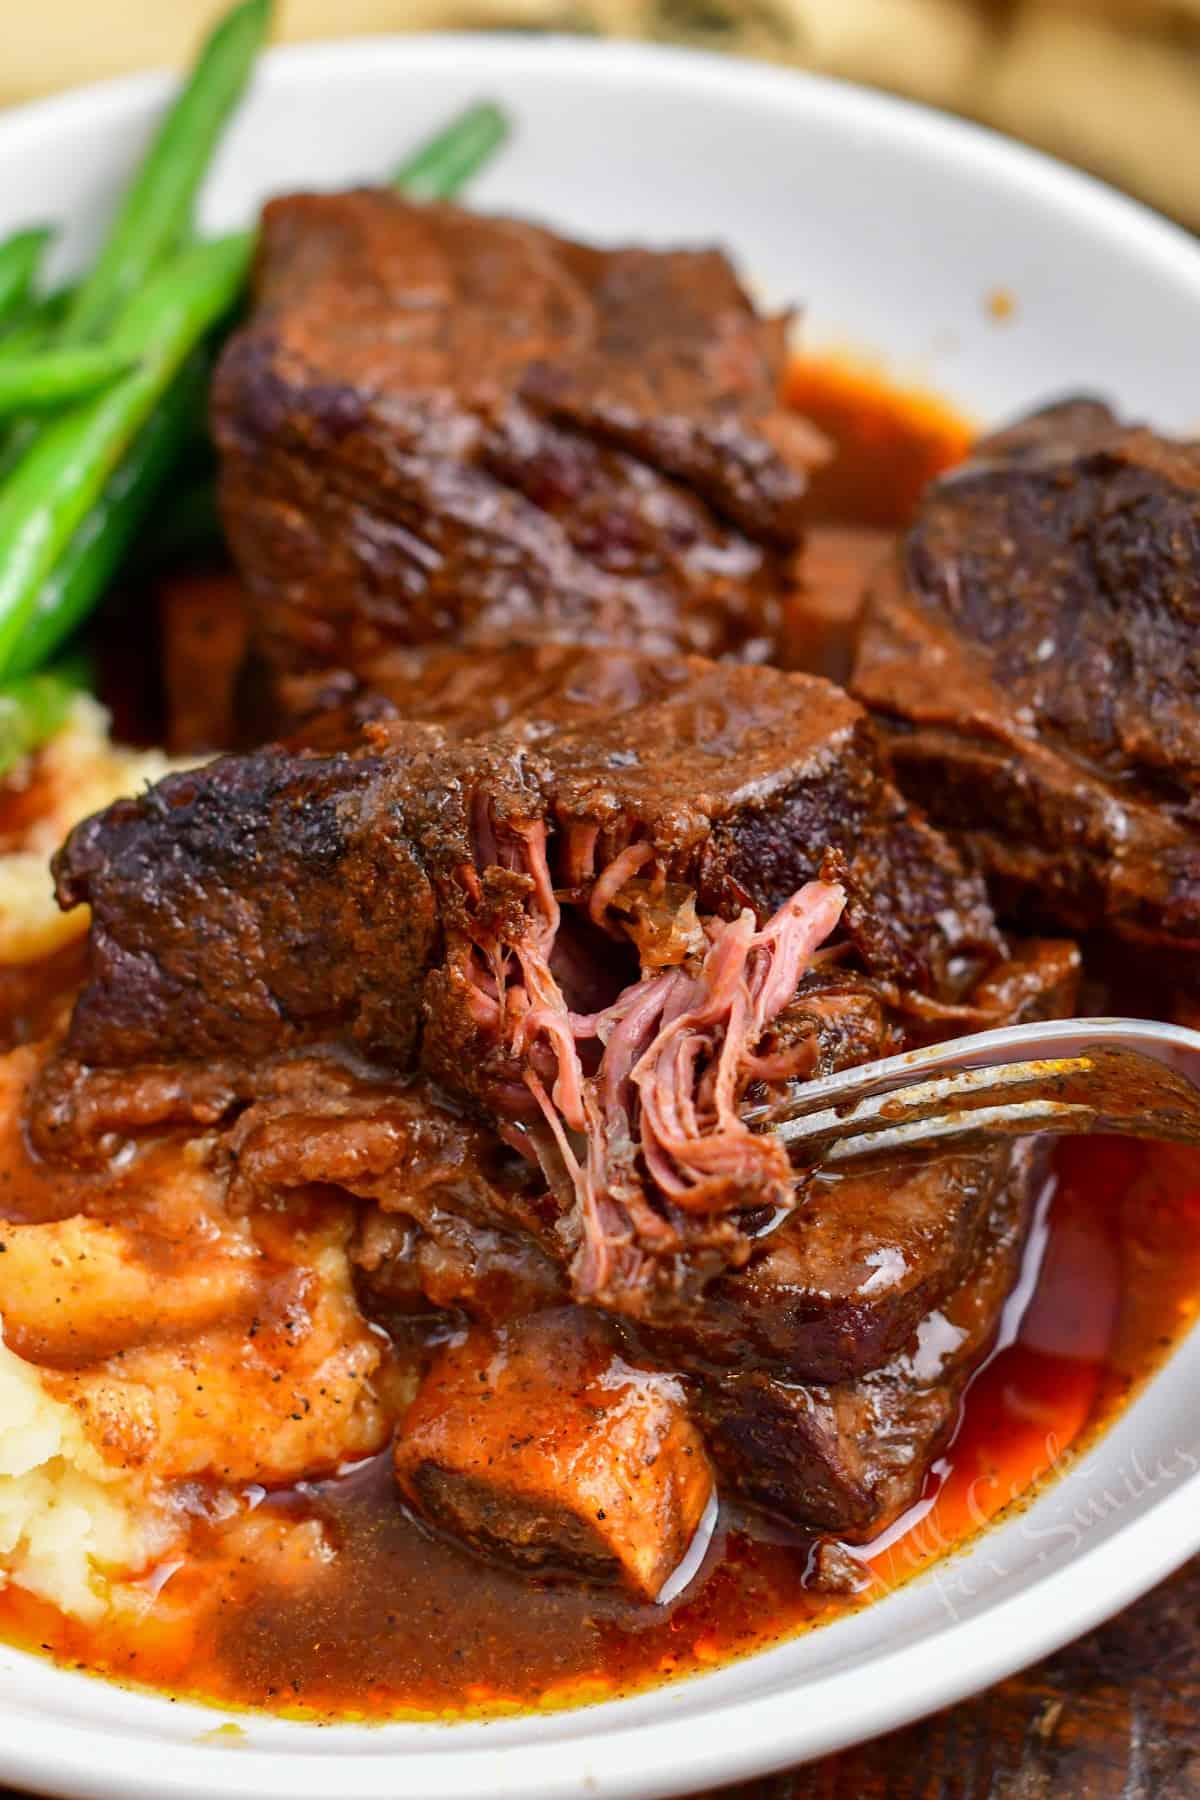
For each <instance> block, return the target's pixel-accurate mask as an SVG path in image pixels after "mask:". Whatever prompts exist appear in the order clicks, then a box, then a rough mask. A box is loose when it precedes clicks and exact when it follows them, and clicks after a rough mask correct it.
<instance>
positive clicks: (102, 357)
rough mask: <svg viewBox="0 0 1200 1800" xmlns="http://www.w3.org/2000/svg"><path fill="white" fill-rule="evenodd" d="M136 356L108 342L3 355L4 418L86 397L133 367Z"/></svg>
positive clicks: (0, 400) (0, 392)
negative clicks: (109, 345)
mask: <svg viewBox="0 0 1200 1800" xmlns="http://www.w3.org/2000/svg"><path fill="white" fill-rule="evenodd" d="M134 360H135V359H134V358H132V357H130V356H128V355H126V354H123V353H121V352H120V351H116V350H109V349H107V348H106V347H105V346H104V345H100V344H97V345H91V344H89V345H85V346H84V347H83V348H82V349H79V350H41V351H35V352H34V353H33V354H32V355H27V356H19V355H18V356H2V357H0V418H7V417H9V416H11V415H12V414H13V413H18V412H45V411H47V410H48V409H50V408H52V407H56V406H65V405H67V404H69V403H70V402H71V401H72V400H83V399H86V398H87V396H88V395H89V394H94V393H95V392H96V391H97V390H98V389H99V388H106V387H111V386H112V384H113V382H114V381H116V380H117V378H118V377H119V376H121V375H126V374H128V373H129V370H130V369H131V368H132V366H133V363H134Z"/></svg>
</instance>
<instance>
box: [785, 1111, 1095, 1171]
mask: <svg viewBox="0 0 1200 1800" xmlns="http://www.w3.org/2000/svg"><path fill="white" fill-rule="evenodd" d="M1096 1123H1097V1120H1096V1111H1095V1108H1094V1107H1091V1106H1080V1105H1076V1104H1074V1103H1073V1102H1071V1101H1066V1100H1020V1101H1017V1102H1016V1103H1014V1104H1012V1105H1007V1106H980V1107H974V1108H972V1109H970V1110H968V1111H964V1112H952V1113H934V1114H930V1115H927V1116H925V1117H923V1118H919V1119H910V1120H907V1121H906V1122H905V1123H903V1124H897V1125H890V1126H886V1127H885V1128H884V1129H883V1130H881V1131H863V1132H858V1133H856V1134H855V1135H854V1136H852V1137H843V1138H835V1139H834V1140H832V1141H831V1142H828V1143H826V1145H825V1146H824V1148H823V1149H822V1150H821V1152H820V1161H821V1163H822V1164H829V1163H845V1162H853V1161H859V1160H865V1159H867V1158H871V1157H893V1156H899V1155H901V1154H903V1153H904V1152H905V1151H911V1150H925V1149H928V1148H929V1147H930V1146H931V1145H937V1144H944V1143H949V1142H954V1144H955V1147H956V1148H962V1147H965V1144H966V1143H970V1142H973V1141H974V1140H975V1139H977V1138H978V1139H985V1138H994V1137H996V1136H997V1135H1006V1136H1011V1137H1030V1136H1033V1135H1034V1134H1035V1133H1038V1132H1052V1133H1054V1134H1055V1135H1069V1134H1074V1133H1080V1132H1086V1131H1092V1130H1094V1129H1095V1127H1096ZM814 1148H815V1146H814ZM808 1149H809V1143H808V1140H805V1151H806V1153H807V1151H808Z"/></svg>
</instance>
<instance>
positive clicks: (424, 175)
mask: <svg viewBox="0 0 1200 1800" xmlns="http://www.w3.org/2000/svg"><path fill="white" fill-rule="evenodd" d="M509 130H510V126H509V122H508V119H507V118H506V117H505V115H504V113H503V112H502V111H501V110H500V108H499V107H498V106H496V105H495V104H494V102H492V101H491V100H480V101H477V102H476V104H475V105H474V106H468V107H467V109H466V111H465V112H462V113H460V114H459V116H458V117H457V118H456V119H453V120H452V121H451V122H450V124H449V125H447V126H446V127H445V128H444V129H443V130H442V131H439V132H437V133H436V135H435V136H434V137H432V138H430V139H429V141H428V143H426V144H422V145H421V146H420V148H419V149H417V150H415V151H414V152H413V154H412V155H411V156H409V157H408V158H406V160H405V161H404V162H402V163H401V164H400V167H399V168H398V169H397V170H396V171H395V173H394V174H393V175H392V186H393V187H397V188H400V189H401V191H402V192H403V193H405V194H407V195H408V196H409V198H410V199H412V200H449V199H451V198H452V197H453V195H455V194H457V193H458V192H459V190H460V189H461V188H463V187H465V186H466V184H467V182H468V181H470V179H471V177H472V176H473V175H476V174H478V172H479V170H480V169H481V168H482V167H483V165H484V163H486V162H488V161H489V160H490V158H491V157H492V156H494V155H495V153H496V151H497V150H498V149H499V148H500V146H501V144H502V143H504V141H505V139H506V138H507V137H508V134H509Z"/></svg>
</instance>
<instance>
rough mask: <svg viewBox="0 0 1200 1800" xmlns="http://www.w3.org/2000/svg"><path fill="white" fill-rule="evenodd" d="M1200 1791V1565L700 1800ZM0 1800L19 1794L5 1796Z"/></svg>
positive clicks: (984, 1798)
mask: <svg viewBox="0 0 1200 1800" xmlns="http://www.w3.org/2000/svg"><path fill="white" fill-rule="evenodd" d="M797 1704H799V1705H802V1704H803V1696H798V1697H797ZM398 1791H399V1789H398ZM1198 1797H1200V1558H1197V1559H1196V1560H1195V1561H1194V1562H1192V1563H1189V1564H1188V1565H1187V1567H1186V1568H1184V1569H1182V1570H1180V1572H1179V1574H1177V1575H1174V1576H1172V1577H1171V1579H1170V1580H1169V1581H1166V1582H1164V1583H1163V1585H1162V1586H1161V1587H1159V1588H1156V1589H1155V1591H1154V1592H1153V1593H1151V1594H1148V1595H1147V1596H1146V1597H1145V1599H1144V1600H1140V1601H1138V1602H1137V1604H1136V1605H1135V1606H1132V1607H1130V1608H1129V1610H1128V1611H1127V1612H1124V1613H1122V1614H1120V1616H1119V1617H1118V1618H1116V1619H1113V1620H1112V1621H1110V1623H1109V1624H1107V1625H1104V1626H1102V1627H1101V1628H1100V1630H1098V1631H1094V1632H1092V1633H1091V1634H1090V1636H1088V1637H1085V1638H1080V1639H1079V1641H1078V1642H1077V1643H1075V1644H1071V1645H1069V1646H1068V1648H1067V1649H1065V1650H1061V1651H1060V1652H1059V1653H1058V1655H1057V1656H1051V1657H1049V1658H1048V1659H1047V1660H1046V1661H1045V1662H1042V1663H1038V1664H1036V1665H1035V1667H1034V1668H1032V1669H1028V1670H1026V1671H1025V1673H1024V1674H1022V1675H1016V1676H1014V1677H1013V1679H1012V1680H1011V1681H1005V1682H1002V1683H1001V1684H1000V1685H999V1687H994V1688H991V1689H989V1691H988V1692H987V1693H985V1694H980V1695H979V1696H978V1698H977V1699H974V1700H966V1701H964V1702H963V1703H962V1705H961V1706H954V1707H951V1708H950V1710H949V1711H948V1712H942V1713H937V1714H935V1715H934V1717H933V1718H931V1719H926V1720H924V1721H923V1722H922V1723H921V1724H919V1725H912V1726H910V1727H909V1728H908V1729H907V1730H906V1731H897V1732H893V1733H892V1734H891V1735H890V1736H889V1737H883V1738H876V1739H875V1740H874V1742H873V1743H870V1744H864V1745H863V1746H862V1747H861V1748H859V1749H857V1750H847V1751H845V1752H843V1754H842V1755H841V1756H831V1757H828V1758H826V1760H825V1761H824V1762H819V1763H811V1764H809V1765H807V1766H806V1767H805V1768H802V1769H797V1770H796V1771H795V1772H794V1773H792V1774H788V1775H776V1776H772V1777H771V1778H769V1779H767V1780H764V1781H751V1782H746V1783H743V1784H741V1785H739V1786H736V1787H729V1788H722V1789H720V1790H719V1792H712V1793H709V1794H707V1795H704V1796H702V1797H697V1800H1198ZM0 1800H19V1796H17V1795H15V1794H13V1793H12V1792H11V1791H9V1790H2V1791H0ZM329 1800H337V1793H336V1789H335V1788H331V1789H330V1794H329Z"/></svg>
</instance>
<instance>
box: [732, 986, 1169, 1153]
mask: <svg viewBox="0 0 1200 1800" xmlns="http://www.w3.org/2000/svg"><path fill="white" fill-rule="evenodd" d="M1022 1049H1024V1050H1027V1051H1032V1052H1033V1054H1032V1055H1027V1056H1026V1057H1025V1058H1024V1059H1019V1058H1018V1052H1019V1051H1020V1050H1022ZM1055 1050H1057V1051H1059V1054H1058V1055H1054V1054H1046V1052H1048V1051H1049V1052H1053V1051H1055ZM1039 1053H1040V1054H1039ZM746 1117H747V1123H749V1124H753V1125H757V1126H758V1127H759V1128H760V1129H762V1130H766V1131H770V1132H772V1133H773V1134H774V1135H776V1136H777V1137H778V1138H779V1139H780V1141H781V1142H782V1143H784V1144H786V1145H787V1147H788V1149H789V1151H791V1152H792V1153H793V1156H794V1158H795V1160H796V1161H798V1162H806V1163H808V1164H809V1165H810V1166H813V1167H815V1166H816V1165H817V1164H818V1163H821V1162H834V1161H845V1160H846V1159H847V1158H849V1157H852V1156H878V1155H881V1154H885V1153H895V1152H896V1151H897V1150H903V1149H912V1148H915V1147H917V1146H918V1145H923V1144H927V1143H930V1142H937V1141H939V1140H948V1139H960V1140H961V1139H964V1138H980V1137H984V1136H986V1135H990V1134H992V1133H995V1132H1010V1133H1011V1132H1026V1133H1028V1132H1038V1131H1042V1132H1045V1131H1048V1132H1078V1131H1106V1132H1113V1133H1118V1134H1121V1135H1127V1136H1133V1137H1152V1138H1162V1139H1172V1140H1174V1141H1177V1142H1200V1033H1197V1032H1194V1031H1190V1030H1188V1029H1187V1028H1186V1027H1182V1026H1173V1025H1159V1024H1156V1023H1154V1022H1152V1021H1150V1020H1138V1019H1076V1020H1051V1021H1048V1022H1047V1023H1045V1024H1037V1025H1024V1026H1014V1027H1011V1028H1002V1029H999V1030H994V1031H988V1032H980V1033H978V1034H976V1035H974V1036H972V1037H967V1038H959V1039H952V1040H949V1041H947V1042H943V1043H941V1044H936V1045H933V1046H931V1047H929V1048H927V1049H924V1050H917V1051H912V1052H908V1053H906V1054H904V1055H901V1056H893V1057H889V1058H887V1059H885V1060H883V1061H880V1062H877V1063H868V1064H866V1065H863V1066H860V1067H858V1068H854V1069H847V1070H844V1071H842V1072H841V1073H840V1074H837V1075H833V1076H827V1077H823V1078H821V1079H819V1080H817V1081H813V1082H806V1083H805V1082H800V1083H795V1084H793V1085H792V1086H791V1087H790V1089H789V1091H788V1094H787V1097H786V1099H785V1100H784V1101H783V1102H782V1103H776V1104H775V1105H773V1106H768V1107H760V1108H758V1109H756V1110H755V1111H754V1112H752V1113H749V1114H747V1115H746Z"/></svg>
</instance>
